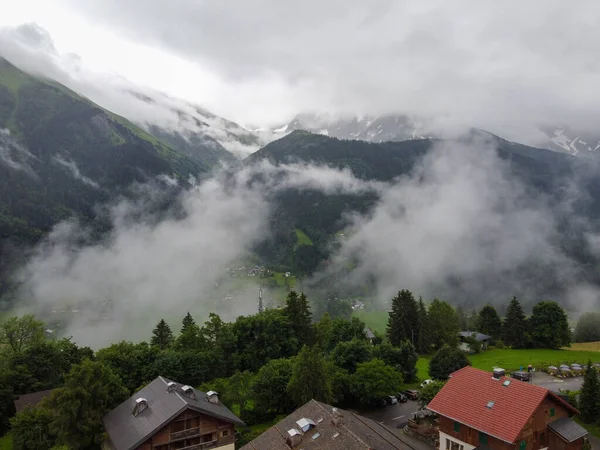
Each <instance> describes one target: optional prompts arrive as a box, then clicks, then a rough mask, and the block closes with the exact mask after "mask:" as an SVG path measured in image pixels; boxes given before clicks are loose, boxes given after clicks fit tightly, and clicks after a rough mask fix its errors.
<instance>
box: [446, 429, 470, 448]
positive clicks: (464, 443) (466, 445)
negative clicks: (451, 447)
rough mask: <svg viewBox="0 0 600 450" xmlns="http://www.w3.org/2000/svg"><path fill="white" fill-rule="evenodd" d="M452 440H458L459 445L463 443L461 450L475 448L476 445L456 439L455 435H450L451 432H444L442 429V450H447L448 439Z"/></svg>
mask: <svg viewBox="0 0 600 450" xmlns="http://www.w3.org/2000/svg"><path fill="white" fill-rule="evenodd" d="M447 439H448V440H450V441H451V442H456V443H457V444H459V445H462V446H463V448H462V449H461V450H473V449H474V448H475V446H474V445H469V444H467V443H466V442H463V441H460V440H458V439H456V438H455V437H454V436H450V435H449V434H446V433H442V432H441V431H440V450H446V440H447Z"/></svg>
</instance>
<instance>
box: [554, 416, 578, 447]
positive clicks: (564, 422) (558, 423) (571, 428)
mask: <svg viewBox="0 0 600 450" xmlns="http://www.w3.org/2000/svg"><path fill="white" fill-rule="evenodd" d="M548 428H550V429H551V430H552V431H554V432H555V433H556V434H558V435H559V436H561V437H562V438H563V439H564V440H565V441H567V442H573V441H576V440H577V439H580V438H582V437H584V436H586V435H587V434H588V432H587V430H586V429H585V428H583V427H582V426H581V425H579V424H578V423H576V422H573V421H572V420H571V419H569V418H568V417H561V418H560V419H556V420H555V421H553V422H550V423H549V424H548Z"/></svg>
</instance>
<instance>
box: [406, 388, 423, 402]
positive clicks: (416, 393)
mask: <svg viewBox="0 0 600 450" xmlns="http://www.w3.org/2000/svg"><path fill="white" fill-rule="evenodd" d="M403 394H404V395H406V396H407V397H408V398H409V399H410V400H418V399H419V391H416V390H414V389H407V390H406V391H404V392H403Z"/></svg>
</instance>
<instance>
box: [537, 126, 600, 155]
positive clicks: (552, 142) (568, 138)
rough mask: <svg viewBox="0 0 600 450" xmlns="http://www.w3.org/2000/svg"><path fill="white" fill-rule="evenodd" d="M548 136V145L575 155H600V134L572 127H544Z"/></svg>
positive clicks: (543, 130)
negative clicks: (576, 129)
mask: <svg viewBox="0 0 600 450" xmlns="http://www.w3.org/2000/svg"><path fill="white" fill-rule="evenodd" d="M541 131H542V132H544V133H545V134H546V136H548V141H547V144H548V145H547V147H548V148H549V149H551V150H555V151H558V152H565V153H569V154H571V155H574V156H588V155H594V156H595V155H600V135H599V134H598V133H590V132H585V131H575V130H573V129H571V128H570V127H543V128H542V130H541Z"/></svg>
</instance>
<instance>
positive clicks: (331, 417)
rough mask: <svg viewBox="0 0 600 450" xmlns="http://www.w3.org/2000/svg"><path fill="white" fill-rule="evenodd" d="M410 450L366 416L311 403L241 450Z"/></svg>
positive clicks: (390, 432) (387, 430)
mask: <svg viewBox="0 0 600 450" xmlns="http://www.w3.org/2000/svg"><path fill="white" fill-rule="evenodd" d="M267 449H268V450H290V449H298V450H299V449H303V450H319V449H332V450H336V449H340V450H350V449H352V450H359V449H365V450H367V449H377V450H395V449H407V450H409V449H411V447H410V446H409V445H407V444H406V443H404V441H402V440H401V439H400V437H398V436H397V435H396V434H394V433H393V432H392V431H391V430H389V429H388V428H386V427H384V426H383V425H381V424H380V423H379V422H376V421H374V420H371V419H367V418H366V417H362V416H359V415H358V414H354V413H351V412H348V411H344V410H341V409H337V408H334V407H332V406H330V405H327V404H325V403H321V402H317V401H316V400H311V401H309V402H308V403H306V404H304V405H303V406H301V407H300V408H298V409H297V410H296V411H294V412H293V413H292V414H290V415H289V416H287V417H285V418H284V419H283V420H281V421H280V422H278V423H277V424H276V425H274V426H272V427H271V428H269V429H268V430H267V431H265V432H264V433H263V434H261V435H260V436H258V437H257V438H256V439H254V440H253V441H251V442H249V443H248V444H246V445H244V446H243V447H242V448H241V450H267Z"/></svg>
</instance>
